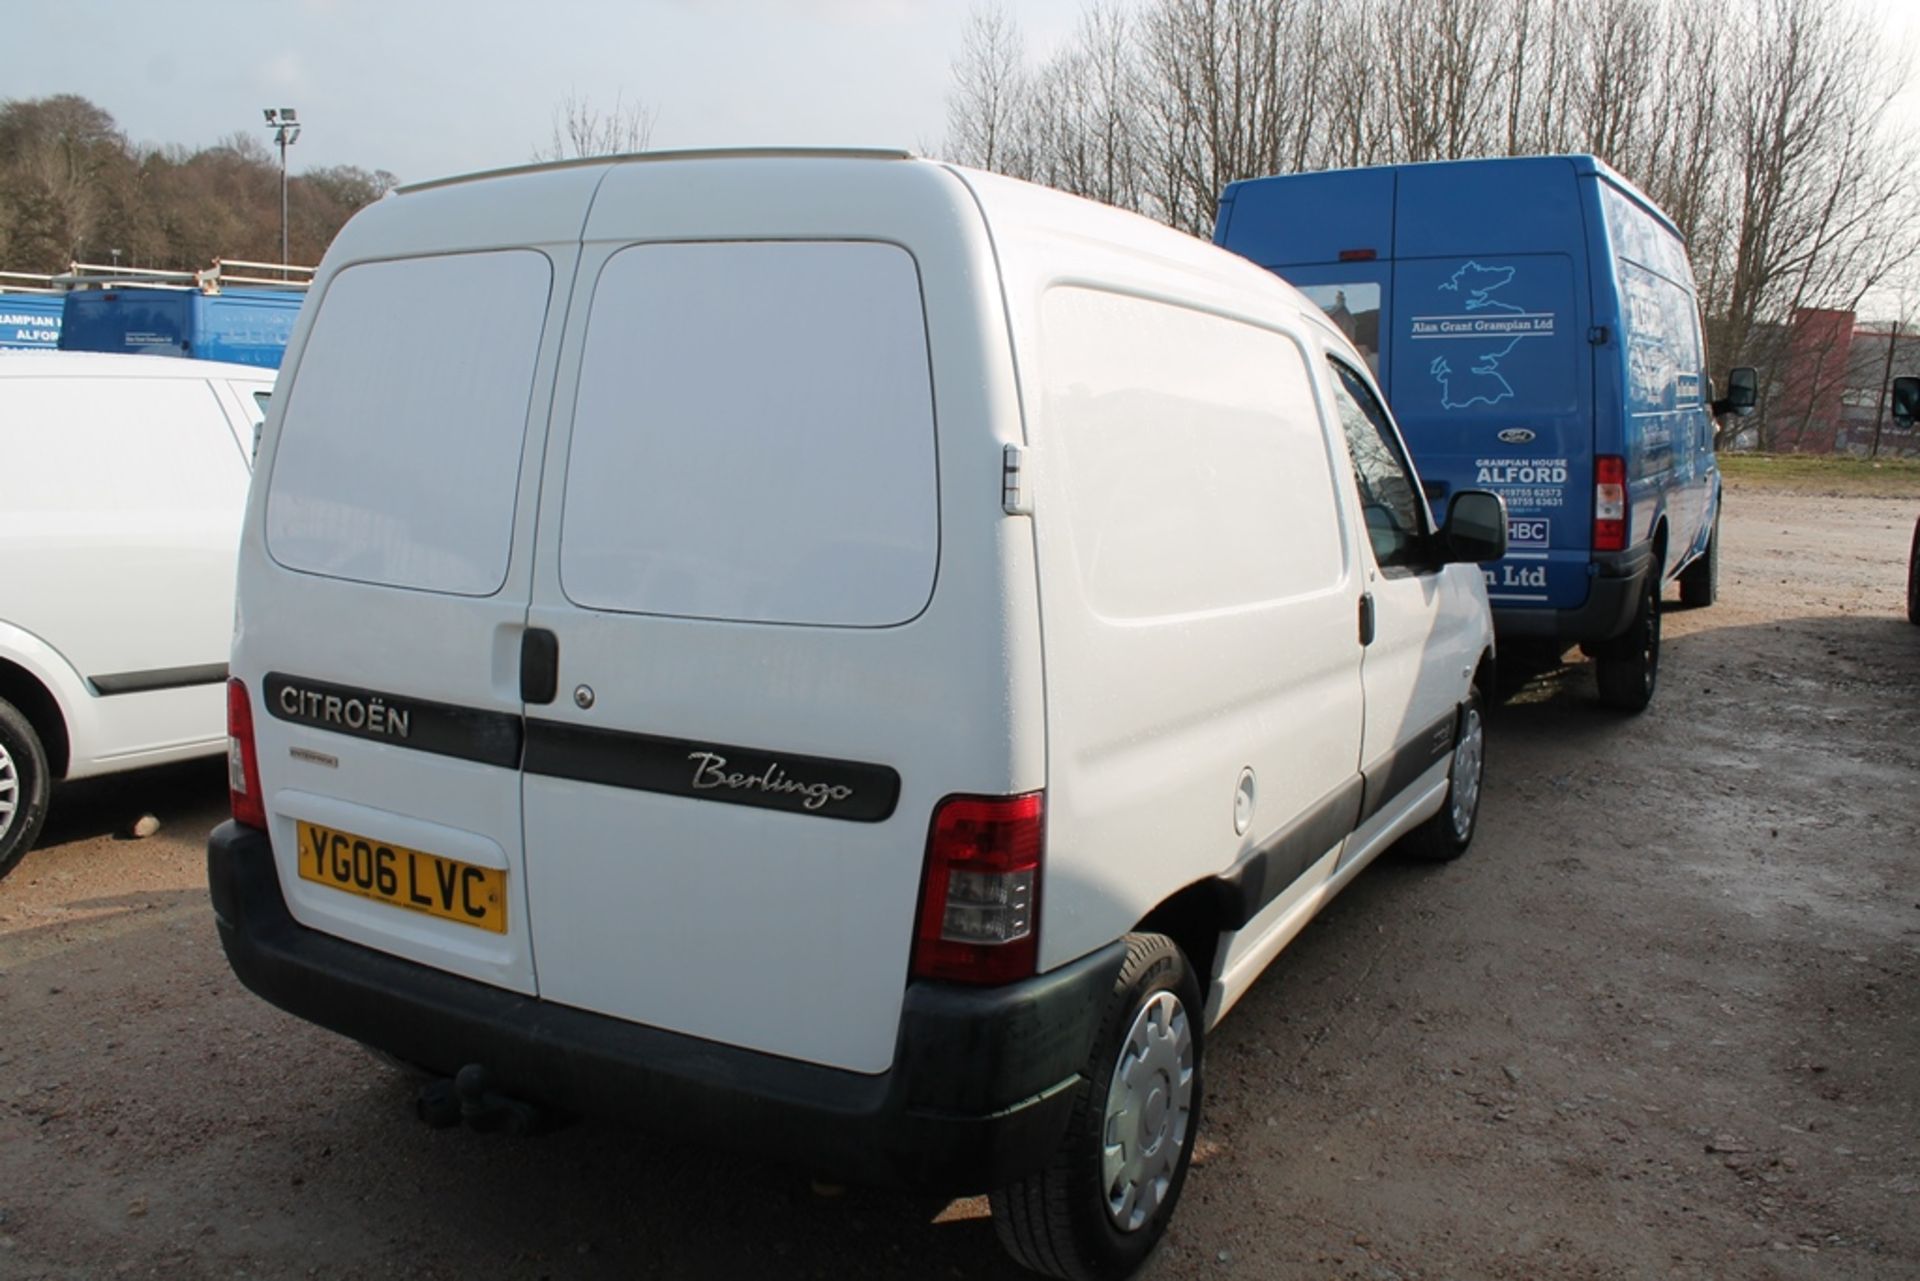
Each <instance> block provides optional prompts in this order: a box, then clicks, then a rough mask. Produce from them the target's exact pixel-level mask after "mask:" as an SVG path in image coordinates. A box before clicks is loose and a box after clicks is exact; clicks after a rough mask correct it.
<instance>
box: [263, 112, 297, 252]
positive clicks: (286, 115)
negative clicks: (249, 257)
mask: <svg viewBox="0 0 1920 1281" xmlns="http://www.w3.org/2000/svg"><path fill="white" fill-rule="evenodd" d="M261 114H262V115H264V116H266V118H267V128H269V129H271V130H273V140H274V141H275V142H277V143H279V144H280V265H281V266H282V267H285V266H286V265H287V264H288V263H289V262H290V261H292V260H291V259H290V258H289V257H288V256H287V147H288V146H289V145H291V144H293V143H296V142H298V141H300V126H299V124H298V123H296V122H297V121H298V119H299V117H298V116H297V115H296V114H295V113H294V110H293V108H292V107H264V108H262V109H261ZM283 274H284V273H283Z"/></svg>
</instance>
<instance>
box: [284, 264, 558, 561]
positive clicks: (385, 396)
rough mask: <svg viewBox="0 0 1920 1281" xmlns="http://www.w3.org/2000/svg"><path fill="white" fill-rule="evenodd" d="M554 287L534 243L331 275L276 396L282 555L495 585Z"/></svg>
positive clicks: (509, 534)
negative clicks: (287, 381) (281, 406)
mask: <svg viewBox="0 0 1920 1281" xmlns="http://www.w3.org/2000/svg"><path fill="white" fill-rule="evenodd" d="M552 283H553V269H552V266H551V265H550V264H549V262H548V260H547V258H546V256H545V255H544V254H540V253H536V252H534V251H532V250H527V249H515V250H507V251H503V252H494V253H476V254H454V255H448V256H444V257H433V258H410V259H400V260H396V261H392V262H377V263H363V264H360V265H357V266H353V267H348V268H347V269H346V270H344V271H342V272H341V273H340V274H339V275H338V276H336V277H334V279H333V281H332V283H331V284H330V285H329V286H328V287H327V292H326V296H325V297H324V298H323V299H321V303H320V309H319V311H318V312H317V313H316V314H315V316H314V322H313V331H312V333H311V334H310V335H309V336H308V339H307V344H306V348H305V350H304V351H303V352H302V354H301V357H300V364H299V368H298V369H297V370H296V371H295V374H294V378H293V383H292V387H291V389H283V390H282V392H281V394H282V395H284V396H285V397H286V413H285V416H284V418H283V420H282V423H281V429H280V441H279V445H278V447H277V452H276V454H275V456H274V463H273V476H272V479H271V481H270V488H269V490H268V495H267V520H266V526H267V548H268V550H269V551H270V552H271V553H272V554H273V558H274V559H275V560H277V561H278V562H280V563H281V564H282V565H285V566H286V567H287V568H289V569H297V570H305V571H307V572H309V573H315V574H325V575H328V576H330V577H335V578H346V579H352V580H354V581H357V582H365V583H378V584H381V585H384V586H390V587H411V588H416V589H419V590H424V591H434V592H445V593H450V594H453V595H460V596H488V595H491V594H492V593H494V592H496V591H498V590H499V589H500V588H501V586H502V585H503V584H504V583H505V582H506V576H507V558H508V554H509V552H510V551H511V548H512V544H513V519H514V503H515V497H516V494H517V492H518V487H519V478H520V460H521V451H522V449H523V448H524V447H525V443H526V434H527V414H528V409H529V405H530V401H531V397H532V395H533V376H534V364H535V361H536V360H537V358H538V356H539V350H540V337H541V333H542V330H543V329H544V327H545V325H546V317H547V304H548V297H549V294H550V291H551V289H552Z"/></svg>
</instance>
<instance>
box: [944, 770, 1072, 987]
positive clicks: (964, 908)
mask: <svg viewBox="0 0 1920 1281" xmlns="http://www.w3.org/2000/svg"><path fill="white" fill-rule="evenodd" d="M1043 796H1044V793H1041V792H1029V793H1027V794H1026V795H1024V796H1000V797H988V796H953V797H948V798H947V799H946V800H944V801H942V802H941V803H940V806H939V808H938V809H936V810H935V811H934V815H933V832H932V835H931V836H930V837H929V838H928V842H927V873H926V883H925V885H924V887H923V889H922V891H921V896H920V919H919V922H918V923H917V925H916V927H915V930H914V943H913V965H912V971H911V972H912V975H913V977H915V978H925V979H945V980H948V981H951V982H956V983H980V984H993V983H1009V982H1012V981H1014V980H1015V979H1022V978H1027V977H1029V976H1031V975H1032V974H1033V973H1034V969H1035V965H1036V962H1037V959H1038V956H1039V924H1040V860H1041V854H1042V852H1043V849H1044V846H1045V840H1044V833H1045V828H1044V819H1045V807H1044V805H1043V804H1042V799H1043Z"/></svg>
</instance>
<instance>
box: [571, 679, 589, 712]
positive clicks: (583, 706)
mask: <svg viewBox="0 0 1920 1281" xmlns="http://www.w3.org/2000/svg"><path fill="white" fill-rule="evenodd" d="M573 705H574V706H575V707H577V708H579V709H580V710H581V711H583V712H584V711H586V710H587V709H588V708H589V707H592V706H593V687H592V686H591V685H580V686H576V687H575V688H574V691H573Z"/></svg>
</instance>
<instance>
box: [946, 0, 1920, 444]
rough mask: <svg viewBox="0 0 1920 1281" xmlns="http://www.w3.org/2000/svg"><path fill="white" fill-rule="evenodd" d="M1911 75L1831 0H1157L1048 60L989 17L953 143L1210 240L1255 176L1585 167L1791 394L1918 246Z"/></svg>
mask: <svg viewBox="0 0 1920 1281" xmlns="http://www.w3.org/2000/svg"><path fill="white" fill-rule="evenodd" d="M1910 62H1911V58H1910V55H1909V54H1908V53H1907V52H1906V51H1902V50H1896V49H1893V48H1890V47H1888V46H1887V44H1886V42H1885V40H1884V39H1883V36H1882V33H1881V32H1880V31H1879V30H1878V29H1877V24H1876V21H1875V19H1874V17H1873V16H1872V15H1871V14H1868V13H1866V12H1865V11H1864V10H1861V9H1858V8H1855V7H1852V6H1846V5H1840V6H1836V5H1834V4H1833V3H1832V0H1139V7H1138V8H1134V9H1130V10H1122V9H1120V8H1118V7H1117V6H1112V5H1101V6H1097V7H1096V8H1095V9H1094V10H1093V11H1091V12H1090V14H1089V16H1088V19H1087V21H1085V22H1084V23H1083V24H1082V27H1081V29H1080V31H1079V32H1078V33H1077V34H1076V35H1075V37H1074V38H1073V39H1072V40H1071V41H1070V42H1069V43H1068V45H1067V46H1066V47H1064V48H1063V49H1061V50H1059V51H1058V52H1057V53H1055V54H1053V55H1052V56H1051V57H1050V58H1048V59H1046V60H1045V61H1044V62H1043V63H1042V65H1041V66H1040V67H1039V68H1038V69H1037V70H1032V69H1029V68H1028V67H1027V66H1026V64H1025V63H1024V62H1023V60H1022V57H1021V41H1020V38H1019V33H1018V31H1017V30H1016V29H1015V28H1014V27H1013V24H1012V21H1011V20H1010V19H1009V18H1008V17H1007V16H1006V14H1005V13H1004V12H1003V11H1002V10H1000V9H998V8H993V9H986V10H980V11H977V12H976V13H975V15H974V17H973V20H972V23H971V25H970V26H969V29H968V35H967V39H966V42H965V45H964V47H963V49H962V50H961V53H960V55H959V57H958V58H957V59H956V62H955V68H954V77H955V89H954V92H953V93H952V94H951V95H950V96H949V98H948V136H949V141H948V146H947V150H948V151H949V153H950V154H953V155H955V156H956V157H957V158H960V159H963V160H968V161H970V162H972V163H975V164H984V165H987V166H988V167H991V168H995V169H999V170H1002V171H1004V172H1008V173H1013V174H1016V175H1018V176H1025V177H1033V178H1035V179H1037V180H1039V181H1043V182H1047V183H1051V184H1053V185H1055V186H1058V187H1061V188H1063V189H1065V190H1069V191H1074V192H1078V193H1081V194H1084V195H1090V196H1094V197H1096V198H1098V199H1101V200H1105V201H1108V202H1110V203H1114V204H1120V205H1124V206H1127V207H1131V208H1135V209H1139V210H1142V211H1144V212H1148V213H1150V214H1152V215H1153V216H1155V217H1158V218H1160V219H1162V220H1163V221H1165V222H1167V223H1169V224H1170V225H1172V226H1175V227H1180V228H1182V229H1184V230H1187V231H1189V232H1192V233H1194V234H1196V235H1201V236H1204V235H1207V234H1209V233H1210V231H1211V229H1212V226H1213V222H1214V219H1215V217H1216V216H1217V210H1218V201H1219V195H1220V192H1221V190H1222V189H1223V188H1224V187H1225V186H1227V184H1229V183H1231V182H1234V181H1236V180H1239V179H1242V178H1249V177H1256V176H1260V175H1264V174H1271V173H1286V172H1294V171H1300V170H1308V169H1316V168H1326V167H1343V166H1355V165H1371V164H1384V163H1390V162H1395V161H1407V160H1431V159H1448V158H1455V157H1464V156H1473V155H1499V154H1514V155H1531V154H1562V153H1569V152H1589V153H1592V154H1595V155H1598V156H1599V157H1600V158H1601V159H1603V160H1605V161H1607V162H1608V163H1610V164H1611V165H1612V166H1613V167H1614V168H1616V169H1618V170H1620V171H1621V172H1622V173H1624V174H1625V175H1626V176H1627V177H1628V178H1630V179H1632V180H1633V181H1634V182H1635V183H1636V184H1638V185H1639V186H1640V187H1641V189H1642V190H1644V191H1645V192H1646V193H1647V194H1648V195H1649V196H1650V197H1651V198H1652V199H1653V200H1654V201H1655V203H1657V204H1659V205H1660V206H1661V207H1663V208H1664V209H1665V210H1666V211H1667V212H1668V214H1669V215H1670V216H1671V217H1672V218H1673V220H1674V222H1675V224H1676V225H1677V226H1678V227H1679V228H1680V230H1681V233H1682V234H1683V235H1684V236H1685V237H1686V238H1687V241H1688V244H1689V248H1690V253H1691V256H1692V257H1693V260H1694V264H1695V272H1696V276H1697V278H1698V281H1699V283H1700V296H1701V301H1702V304H1703V309H1704V311H1705V314H1706V319H1707V330H1708V335H1709V338H1710V339H1711V342H1710V350H1711V351H1712V352H1713V355H1714V368H1715V371H1716V372H1724V370H1725V369H1726V368H1727V366H1729V365H1731V364H1757V365H1762V366H1766V365H1776V366H1779V367H1780V368H1779V369H1776V371H1775V374H1776V377H1775V378H1774V379H1772V380H1763V381H1766V382H1771V383H1777V382H1778V381H1779V380H1780V378H1781V377H1782V376H1784V375H1783V374H1782V373H1781V371H1782V370H1784V368H1785V365H1786V363H1787V362H1786V352H1787V347H1788V335H1789V333H1790V322H1791V321H1792V318H1793V317H1794V316H1795V315H1796V313H1798V312H1804V311H1806V310H1820V309H1828V310H1834V309H1841V310H1844V309H1851V308H1853V307H1855V306H1857V304H1858V301H1859V299H1860V298H1861V297H1862V296H1864V295H1866V294H1868V293H1869V291H1871V290H1872V289H1873V287H1874V285H1875V283H1876V282H1878V281H1881V280H1883V279H1884V278H1885V277H1886V276H1887V273H1888V272H1889V271H1891V270H1892V269H1894V268H1895V267H1896V265H1897V264H1899V263H1900V262H1901V261H1903V260H1904V259H1906V258H1909V257H1911V256H1913V255H1915V254H1916V253H1920V219H1917V218H1916V213H1917V212H1920V202H1916V201H1915V200H1913V198H1912V194H1911V193H1912V192H1913V191H1914V190H1915V189H1916V187H1917V186H1920V138H1916V137H1915V136H1913V135H1912V134H1911V133H1903V132H1901V131H1898V130H1896V129H1895V128H1894V127H1893V123H1892V121H1891V119H1890V117H1889V114H1888V106H1889V102H1890V100H1891V99H1892V97H1893V95H1894V93H1895V92H1896V91H1897V89H1898V88H1899V86H1900V84H1901V83H1902V82H1903V80H1904V78H1905V75H1906V72H1907V70H1908V67H1909V65H1910ZM1803 363H1804V362H1803ZM1784 412H1785V410H1784V405H1783V413H1784ZM1765 421H1766V418H1765V406H1764V404H1763V407H1762V416H1761V423H1762V425H1763V433H1764V434H1767V435H1768V436H1769V438H1770V437H1771V436H1772V435H1773V434H1776V433H1774V432H1773V429H1771V428H1767V427H1765V426H1764V424H1765Z"/></svg>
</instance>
